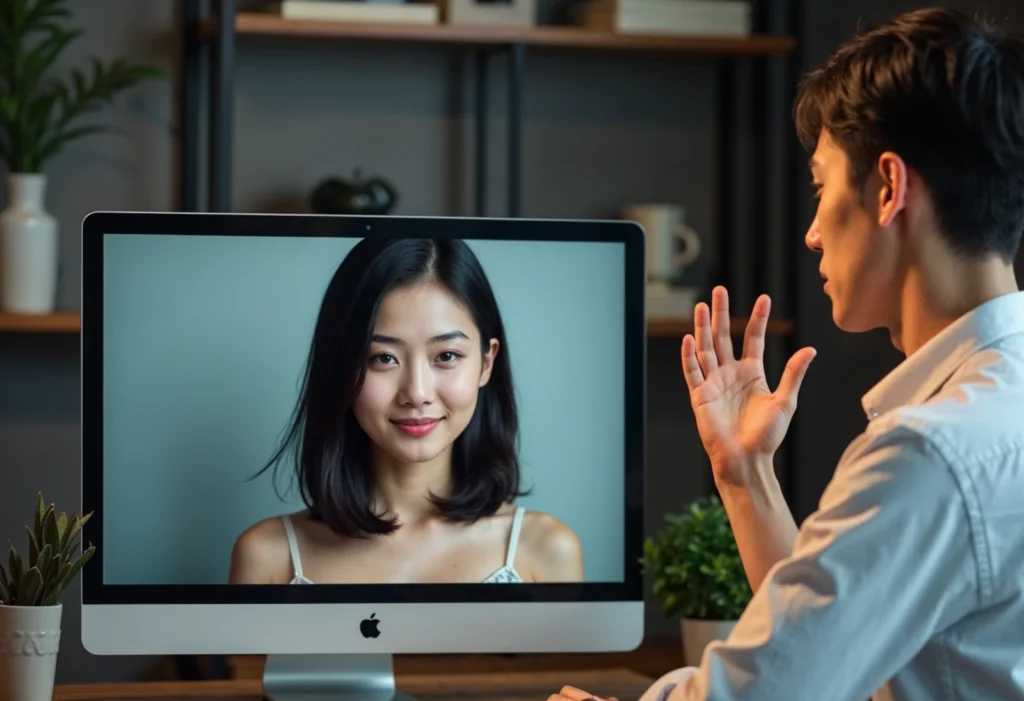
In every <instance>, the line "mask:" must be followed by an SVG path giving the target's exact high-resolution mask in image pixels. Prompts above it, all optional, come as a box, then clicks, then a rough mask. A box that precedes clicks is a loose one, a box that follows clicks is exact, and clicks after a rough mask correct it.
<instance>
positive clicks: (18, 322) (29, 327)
mask: <svg viewBox="0 0 1024 701" xmlns="http://www.w3.org/2000/svg"><path fill="white" fill-rule="evenodd" d="M80 329H81V320H80V317H79V315H78V312H74V311H69V312H56V313H54V314H5V313H0V332H5V331H20V332H27V333H78V331H79V330H80Z"/></svg>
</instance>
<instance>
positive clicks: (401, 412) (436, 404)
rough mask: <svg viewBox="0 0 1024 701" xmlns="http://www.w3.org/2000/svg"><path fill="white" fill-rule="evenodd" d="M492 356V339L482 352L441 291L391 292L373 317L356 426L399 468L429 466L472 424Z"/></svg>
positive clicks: (464, 314) (465, 315) (463, 316)
mask: <svg viewBox="0 0 1024 701" xmlns="http://www.w3.org/2000/svg"><path fill="white" fill-rule="evenodd" d="M497 352H498V341H497V340H495V339H491V340H490V343H489V350H488V352H487V353H486V354H483V353H481V342H480V331H479V329H477V327H476V324H474V323H473V318H472V316H471V315H470V314H469V312H468V311H467V310H466V309H465V308H464V307H463V306H462V305H461V304H460V303H459V302H458V301H457V300H456V299H455V298H454V297H452V295H451V294H450V293H449V292H448V291H447V290H445V289H444V288H443V287H441V286H439V285H437V284H436V283H432V282H428V283H420V284H415V285H410V286H408V287H401V288H398V289H395V290H393V291H392V292H391V293H390V294H388V295H387V297H385V298H384V300H383V301H382V302H381V305H380V308H379V310H378V312H377V321H376V324H375V325H374V329H373V338H372V341H371V344H370V353H369V358H368V359H367V367H366V374H365V379H364V381H363V387H362V390H361V391H360V393H359V396H358V397H357V398H356V403H355V416H356V420H357V421H358V422H359V425H360V426H361V427H362V429H363V430H364V431H366V434H367V435H368V436H369V437H370V439H371V440H372V441H373V443H374V444H375V445H376V446H377V447H378V448H379V449H381V450H382V451H384V452H385V453H386V454H388V455H390V456H391V457H392V458H393V459H395V460H396V461H398V462H399V463H405V464H408V463H422V462H427V461H429V460H433V459H434V458H436V457H438V456H439V455H441V454H442V453H443V452H445V451H447V450H448V449H450V447H451V445H452V443H454V442H455V439H456V438H458V437H459V435H460V434H461V433H462V432H463V431H464V430H465V428H466V426H467V425H469V421H470V419H472V418H473V412H474V410H475V409H476V402H477V394H478V392H479V390H480V388H481V387H483V386H484V385H485V384H487V381H488V380H489V379H490V376H491V368H492V367H493V364H494V358H495V356H496V355H497Z"/></svg>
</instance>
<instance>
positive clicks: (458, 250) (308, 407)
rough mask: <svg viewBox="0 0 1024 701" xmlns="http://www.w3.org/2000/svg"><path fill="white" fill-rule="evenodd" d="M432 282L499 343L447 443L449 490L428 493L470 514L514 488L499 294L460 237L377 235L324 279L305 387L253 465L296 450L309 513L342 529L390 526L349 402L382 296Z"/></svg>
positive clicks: (512, 413) (514, 492)
mask: <svg viewBox="0 0 1024 701" xmlns="http://www.w3.org/2000/svg"><path fill="white" fill-rule="evenodd" d="M428 281H430V282H436V283H438V284H440V285H442V286H443V287H445V288H446V289H447V290H448V291H449V292H450V293H451V294H452V295H454V296H455V298H456V299H458V300H459V301H460V302H461V303H462V304H463V305H464V306H465V307H466V309H468V310H469V313H470V315H471V316H472V317H473V321H474V323H475V324H476V326H477V328H478V329H479V330H480V342H481V351H482V352H486V351H487V350H489V344H490V339H492V338H495V339H497V340H498V342H499V344H500V345H499V349H498V354H497V356H496V358H495V360H494V364H493V367H492V370H491V376H490V379H489V381H488V382H487V384H486V385H484V386H483V387H482V388H481V389H480V394H479V397H478V399H477V405H476V410H475V412H474V413H473V418H472V419H471V420H470V422H469V425H468V426H467V427H466V430H465V431H463V433H462V435H460V436H459V437H458V438H457V439H456V441H455V444H454V447H453V455H452V493H451V495H450V496H449V497H447V498H445V497H439V496H437V495H431V500H432V501H433V503H434V505H435V506H436V507H437V509H438V510H439V511H440V512H441V513H442V514H444V516H445V517H447V518H448V519H451V520H454V521H474V520H476V519H479V518H481V517H483V516H488V515H491V514H493V513H494V512H495V511H497V509H498V508H499V507H500V506H501V505H502V504H504V503H505V502H508V501H512V500H513V499H515V498H516V497H517V496H521V495H523V494H524V493H525V492H522V491H520V474H519V459H518V454H517V451H518V437H519V419H518V412H517V409H516V400H515V391H514V387H513V383H512V370H511V366H510V364H509V351H508V340H507V339H506V338H505V328H504V326H503V324H502V321H501V314H500V312H499V311H498V303H497V300H496V299H495V297H494V292H493V291H492V289H491V285H490V283H489V282H488V280H487V275H486V274H485V273H484V270H483V268H482V267H481V265H480V262H479V261H478V260H477V258H476V256H475V255H474V254H473V251H472V250H471V249H470V247H469V246H468V245H466V244H465V243H464V242H463V241H459V240H453V239H418V238H381V237H371V238H365V239H363V240H362V241H360V242H359V243H358V244H356V246H355V247H354V248H353V249H352V250H351V252H350V253H349V254H348V255H347V256H346V257H345V259H344V260H343V261H342V262H341V265H340V266H339V267H338V269H337V271H336V272H335V273H334V277H333V278H331V281H330V284H328V286H327V290H326V292H325V293H324V298H323V302H322V303H321V306H320V314H319V317H318V318H317V321H316V328H315V331H314V333H313V341H312V345H311V347H310V350H309V356H308V358H307V360H306V368H305V373H304V377H303V381H302V389H301V391H300V394H299V399H298V402H297V404H296V407H295V411H294V413H293V415H292V419H291V422H290V425H289V427H288V429H287V431H286V432H285V434H284V437H283V439H282V441H281V444H280V445H279V446H278V448H277V450H276V451H275V453H274V455H273V457H271V459H270V461H269V462H268V463H267V464H266V465H265V466H264V467H263V468H262V469H261V470H260V471H259V473H257V474H262V473H263V472H265V471H266V470H267V469H268V468H271V467H273V468H274V471H275V473H276V471H277V468H278V467H279V466H280V465H281V461H282V459H283V457H284V455H285V454H286V453H287V452H288V451H289V449H292V450H293V451H294V458H295V461H294V470H295V473H294V474H295V477H296V479H297V481H298V483H299V486H300V490H301V493H302V498H303V501H304V502H305V503H306V506H308V507H309V510H310V514H311V518H313V519H314V520H318V521H322V522H324V523H325V524H326V525H327V526H328V527H329V528H330V529H331V530H332V531H334V532H335V533H338V534H339V535H343V536H348V537H353V538H358V537H367V536H369V535H372V534H385V533H391V532H392V531H394V530H395V529H396V528H397V527H398V526H397V524H396V522H395V520H394V519H385V518H382V517H381V516H380V515H378V514H376V513H374V511H373V510H372V503H371V500H372V499H373V496H374V473H373V465H372V460H371V452H370V439H369V437H368V436H367V435H366V433H365V432H364V431H363V429H362V428H361V427H360V426H359V424H358V423H357V422H356V418H355V415H354V413H353V404H354V403H355V400H356V397H358V395H359V392H360V389H361V388H362V384H363V378H364V376H365V372H366V366H367V360H368V354H369V350H370V339H371V336H372V334H373V329H374V322H375V320H376V318H377V310H378V308H379V306H380V303H381V301H382V300H383V299H384V297H385V296H387V294H388V293H389V292H391V291H392V290H394V289H396V288H398V287H402V286H405V285H410V284H413V283H418V282H428Z"/></svg>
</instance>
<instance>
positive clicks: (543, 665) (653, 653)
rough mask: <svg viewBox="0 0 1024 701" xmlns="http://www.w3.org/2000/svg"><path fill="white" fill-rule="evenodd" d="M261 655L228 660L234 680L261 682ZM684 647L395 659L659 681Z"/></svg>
mask: <svg viewBox="0 0 1024 701" xmlns="http://www.w3.org/2000/svg"><path fill="white" fill-rule="evenodd" d="M263 661H264V657H263V656H262V655H236V656H231V657H230V658H228V667H229V669H230V673H231V678H232V679H260V678H261V677H262V676H263ZM682 664H683V645H682V641H680V639H679V637H678V636H665V637H659V636H648V637H647V638H645V639H644V641H643V643H642V644H641V645H640V647H638V648H637V649H636V650H630V651H629V652H602V653H592V652H588V653H560V654H551V653H525V654H518V655H395V656H394V668H395V676H396V677H400V676H403V675H405V676H411V675H422V674H444V675H447V674H457V675H463V674H510V673H511V674H514V673H519V672H530V673H532V672H549V671H558V670H563V669H575V670H586V669H619V668H622V669H630V670H633V671H634V672H639V673H640V674H641V675H644V676H646V677H650V678H652V679H657V678H658V677H660V676H661V675H662V674H664V673H665V672H668V671H671V670H673V669H676V668H677V667H681V666H682Z"/></svg>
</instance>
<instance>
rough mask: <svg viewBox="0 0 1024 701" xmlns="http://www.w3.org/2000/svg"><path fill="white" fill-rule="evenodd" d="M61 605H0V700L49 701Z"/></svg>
mask: <svg viewBox="0 0 1024 701" xmlns="http://www.w3.org/2000/svg"><path fill="white" fill-rule="evenodd" d="M61 609H62V607H61V605H60V604H57V605H56V606H4V605H2V604H0V701H50V699H51V698H52V697H53V682H54V677H55V675H56V672H57V651H58V650H59V649H60V617H61Z"/></svg>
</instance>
